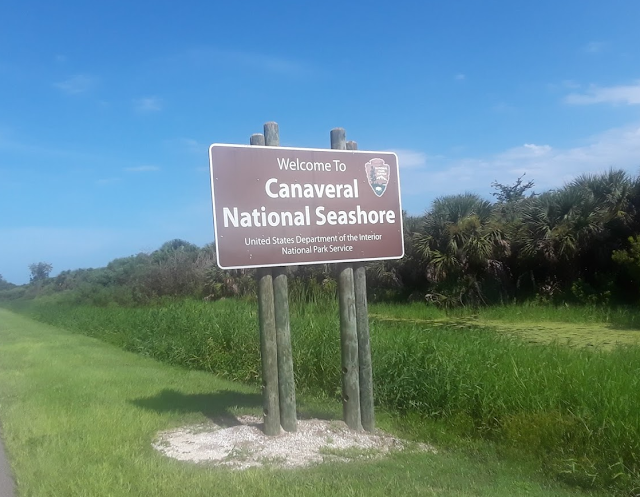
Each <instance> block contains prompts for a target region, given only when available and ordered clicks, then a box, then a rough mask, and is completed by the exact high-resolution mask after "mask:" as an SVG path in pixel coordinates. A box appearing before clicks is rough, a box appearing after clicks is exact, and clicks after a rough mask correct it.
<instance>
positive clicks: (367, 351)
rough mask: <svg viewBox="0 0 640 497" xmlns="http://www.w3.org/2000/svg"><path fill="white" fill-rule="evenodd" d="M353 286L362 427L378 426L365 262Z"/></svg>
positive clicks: (354, 147)
mask: <svg viewBox="0 0 640 497" xmlns="http://www.w3.org/2000/svg"><path fill="white" fill-rule="evenodd" d="M347 150H358V144H357V143H356V142H354V141H348V142H347ZM353 287H354V293H355V299H356V327H357V333H358V373H359V383H360V416H361V421H362V428H364V429H365V430H366V431H373V430H374V429H375V427H376V422H375V413H374V408H373V367H372V365H371V341H370V339H369V309H368V305H367V270H366V266H365V264H364V263H363V262H356V263H354V264H353Z"/></svg>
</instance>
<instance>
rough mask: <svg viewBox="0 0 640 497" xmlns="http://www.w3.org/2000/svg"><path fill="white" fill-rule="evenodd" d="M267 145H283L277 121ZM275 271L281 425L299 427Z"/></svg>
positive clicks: (285, 312)
mask: <svg viewBox="0 0 640 497" xmlns="http://www.w3.org/2000/svg"><path fill="white" fill-rule="evenodd" d="M264 140H265V145H267V146H272V147H279V146H280V131H279V129H278V123H274V122H268V123H266V124H265V125H264ZM272 274H273V295H274V304H275V315H276V341H277V345H278V393H279V395H278V398H279V406H280V425H281V426H282V428H284V430H285V431H288V432H295V431H296V430H297V425H298V423H297V417H296V386H295V382H294V378H293V353H292V351H291V329H290V326H289V287H288V283H287V273H286V269H285V268H284V267H276V268H273V270H272Z"/></svg>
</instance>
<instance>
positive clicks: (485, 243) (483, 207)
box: [413, 193, 509, 304]
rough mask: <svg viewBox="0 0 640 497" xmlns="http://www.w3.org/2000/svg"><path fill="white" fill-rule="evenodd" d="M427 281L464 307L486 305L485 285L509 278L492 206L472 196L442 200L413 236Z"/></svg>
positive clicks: (505, 249)
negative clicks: (422, 261)
mask: <svg viewBox="0 0 640 497" xmlns="http://www.w3.org/2000/svg"><path fill="white" fill-rule="evenodd" d="M413 241H414V246H415V250H416V252H417V253H418V254H419V255H420V256H422V257H423V258H424V260H425V261H426V267H427V276H428V278H429V279H430V280H432V281H433V282H434V283H435V284H436V287H437V288H439V289H441V290H442V291H441V292H440V293H441V294H443V295H448V296H449V297H453V298H455V299H457V300H458V301H459V302H460V303H461V304H464V303H466V302H476V303H477V302H484V300H485V299H484V292H483V291H482V286H483V284H487V283H488V282H489V280H494V281H500V280H502V279H504V276H505V275H506V267H505V265H504V263H503V259H504V257H505V256H506V255H507V254H508V252H509V244H508V243H507V241H506V239H505V238H504V236H503V230H502V228H501V226H500V225H499V224H498V223H497V222H496V219H495V217H494V216H493V207H492V204H491V203H490V202H489V201H487V200H484V199H482V198H480V197H479V196H478V195H475V194H472V193H465V194H462V195H451V196H445V197H440V198H438V199H436V200H435V201H434V202H433V205H432V209H431V211H430V212H428V213H427V214H426V215H425V221H424V224H423V228H422V230H421V232H419V233H417V234H416V235H415V236H414V240H413Z"/></svg>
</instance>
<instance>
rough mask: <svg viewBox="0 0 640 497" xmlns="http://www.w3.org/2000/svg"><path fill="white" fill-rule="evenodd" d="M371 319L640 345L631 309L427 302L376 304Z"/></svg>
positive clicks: (541, 339)
mask: <svg viewBox="0 0 640 497" xmlns="http://www.w3.org/2000/svg"><path fill="white" fill-rule="evenodd" d="M371 317H372V318H374V319H378V320H382V321H409V322H413V323H418V324H421V325H423V326H428V327H448V328H452V327H453V328H459V329H478V328H491V329H494V330H497V331H499V332H501V333H505V334H508V335H512V336H515V337H519V338H522V339H524V340H525V341H528V342H530V343H542V344H550V343H558V344H562V345H566V346H569V347H594V348H598V349H606V350H612V349H614V348H615V347H617V346H620V345H623V346H624V345H639V344H640V315H639V314H638V313H637V312H634V311H631V310H629V309H625V308H620V309H607V308H598V307H574V306H558V307H553V306H542V305H521V306H516V305H508V306H496V307H488V308H485V309H480V310H477V311H475V312H473V313H471V312H469V311H456V312H450V313H445V312H444V311H441V310H438V309H436V308H434V307H428V306H425V305H424V304H418V303H416V304H409V305H402V306H398V305H388V304H375V305H373V306H371Z"/></svg>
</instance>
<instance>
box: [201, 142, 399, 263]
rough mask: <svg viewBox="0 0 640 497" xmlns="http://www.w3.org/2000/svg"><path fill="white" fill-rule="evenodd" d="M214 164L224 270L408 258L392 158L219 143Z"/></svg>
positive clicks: (215, 216) (212, 152)
mask: <svg viewBox="0 0 640 497" xmlns="http://www.w3.org/2000/svg"><path fill="white" fill-rule="evenodd" d="M209 158H210V170H211V191H212V196H213V219H214V225H215V235H216V253H217V257H218V265H219V266H220V267H221V268H223V269H232V268H249V267H262V266H288V265H298V264H320V263H327V262H351V261H371V260H379V259H399V258H401V257H402V256H403V255H404V239H403V235H402V209H401V206H400V178H399V175H398V158H397V156H396V155H395V154H393V153H390V152H366V151H358V150H323V149H305V148H285V147H252V146H243V145H222V144H214V145H211V147H210V149H209Z"/></svg>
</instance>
